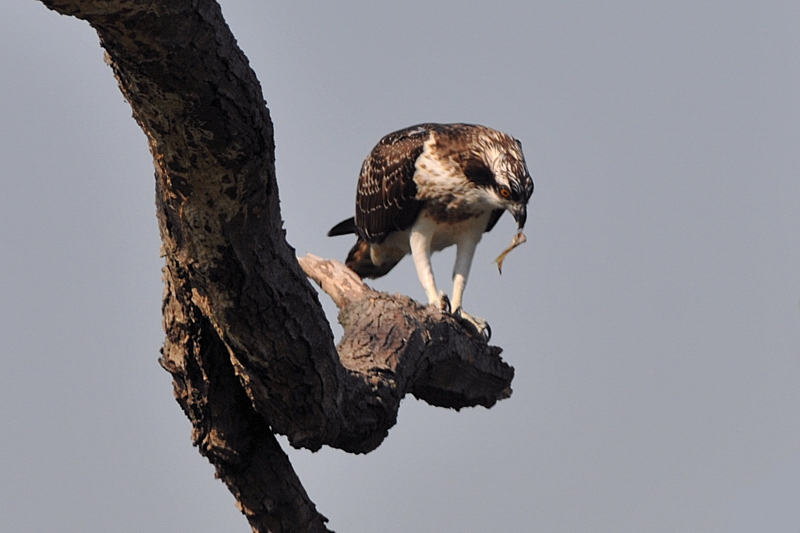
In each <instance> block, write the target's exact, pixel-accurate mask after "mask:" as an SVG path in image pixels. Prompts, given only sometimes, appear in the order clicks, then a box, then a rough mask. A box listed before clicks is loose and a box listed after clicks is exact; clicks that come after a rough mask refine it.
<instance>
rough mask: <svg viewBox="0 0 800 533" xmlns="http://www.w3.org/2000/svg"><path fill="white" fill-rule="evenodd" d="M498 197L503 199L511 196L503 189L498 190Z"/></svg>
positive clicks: (509, 192)
mask: <svg viewBox="0 0 800 533" xmlns="http://www.w3.org/2000/svg"><path fill="white" fill-rule="evenodd" d="M500 196H502V197H503V198H508V197H509V196H511V191H509V190H508V189H506V188H505V187H503V188H502V189H500Z"/></svg>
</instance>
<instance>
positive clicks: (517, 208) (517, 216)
mask: <svg viewBox="0 0 800 533" xmlns="http://www.w3.org/2000/svg"><path fill="white" fill-rule="evenodd" d="M508 210H509V211H510V212H511V216H513V217H514V220H516V221H517V231H522V228H523V227H525V220H526V219H527V218H528V206H526V205H525V204H514V205H513V206H511V207H509V209H508Z"/></svg>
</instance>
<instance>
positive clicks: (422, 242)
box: [328, 124, 533, 316]
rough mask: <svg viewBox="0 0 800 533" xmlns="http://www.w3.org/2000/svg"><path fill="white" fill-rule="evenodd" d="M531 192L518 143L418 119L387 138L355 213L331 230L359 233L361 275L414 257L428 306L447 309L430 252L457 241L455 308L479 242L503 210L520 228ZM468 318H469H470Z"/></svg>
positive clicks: (369, 163) (355, 257)
mask: <svg viewBox="0 0 800 533" xmlns="http://www.w3.org/2000/svg"><path fill="white" fill-rule="evenodd" d="M532 192H533V181H532V180H531V177H530V174H529V173H528V169H527V167H526V165H525V159H524V157H523V155H522V148H521V145H520V143H519V141H517V140H515V139H514V138H513V137H511V136H510V135H507V134H505V133H502V132H499V131H496V130H493V129H490V128H486V127H484V126H475V125H470V124H419V125H417V126H412V127H410V128H406V129H403V130H399V131H396V132H394V133H390V134H389V135H387V136H385V137H384V138H382V139H381V140H380V141H379V142H378V144H377V145H376V146H375V148H374V149H373V150H372V152H371V153H370V154H369V156H368V157H367V159H366V160H365V161H364V164H363V165H362V167H361V174H360V176H359V180H358V190H357V194H356V216H355V217H354V218H350V219H347V220H345V221H343V222H341V223H339V224H337V225H336V226H335V227H334V228H333V229H331V231H330V232H329V233H328V235H330V236H333V235H344V234H348V233H355V234H356V235H357V237H358V240H357V241H356V244H355V245H354V246H353V248H352V249H351V250H350V253H349V254H348V257H347V261H346V264H347V266H348V267H350V268H351V269H352V270H354V271H355V272H356V273H357V274H359V275H360V276H361V277H362V278H377V277H380V276H383V275H385V274H386V273H388V272H389V271H390V270H391V269H392V268H393V267H394V266H395V265H396V264H397V263H398V262H399V261H400V260H401V259H402V258H403V257H404V256H405V255H407V254H409V253H410V254H412V256H413V258H414V263H415V266H416V268H417V274H418V276H419V278H420V282H421V283H422V286H423V287H424V288H425V292H426V293H427V296H428V300H429V303H431V304H435V305H437V306H439V307H441V308H445V307H447V303H446V302H447V299H446V297H445V296H444V295H443V294H442V293H439V292H438V291H437V290H436V283H435V281H434V279H433V273H432V270H431V267H430V255H431V253H432V252H434V251H439V250H442V249H443V248H446V247H448V246H451V245H453V244H455V245H456V246H457V251H456V263H455V267H454V270H453V299H452V306H453V310H454V311H455V312H461V311H460V307H461V296H462V294H463V290H464V286H465V285H466V280H467V277H468V275H469V269H470V265H471V263H472V257H473V255H474V253H475V247H476V246H477V244H478V242H479V241H480V239H481V236H482V235H483V233H484V232H486V231H489V230H491V229H492V228H493V227H494V225H495V224H496V223H497V220H498V219H499V218H500V216H501V215H502V214H503V212H504V211H505V210H509V211H510V212H511V214H512V215H513V216H514V218H515V219H516V221H517V224H518V226H519V228H520V229H522V227H523V226H524V225H525V219H526V216H527V203H528V199H529V198H530V195H531V193H532ZM467 316H468V315H467Z"/></svg>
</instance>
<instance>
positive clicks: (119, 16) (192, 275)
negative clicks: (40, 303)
mask: <svg viewBox="0 0 800 533" xmlns="http://www.w3.org/2000/svg"><path fill="white" fill-rule="evenodd" d="M41 1H42V2H43V3H44V4H45V5H47V6H48V7H50V8H51V9H54V10H56V11H58V12H60V13H62V14H65V15H72V16H76V17H78V18H81V19H84V20H86V21H87V22H89V24H90V25H91V26H92V27H93V28H94V29H95V30H96V31H97V33H98V35H99V37H100V42H101V45H102V46H103V48H105V50H106V52H107V61H108V63H109V65H110V66H111V68H112V69H113V71H114V74H115V76H116V77H117V79H118V81H119V86H120V89H121V91H122V93H123V94H124V96H125V97H126V98H127V100H128V101H129V102H130V104H131V108H132V109H133V116H134V118H135V119H136V121H137V122H138V123H139V125H140V126H141V127H142V130H143V131H144V133H145V134H146V135H147V138H148V141H149V145H150V150H151V152H152V154H153V157H154V162H155V168H156V204H157V213H158V222H159V228H160V231H161V237H162V240H163V247H162V251H163V255H164V257H165V266H164V282H165V289H164V303H163V315H164V329H165V332H166V341H165V343H164V348H163V353H162V358H161V363H162V365H163V366H164V368H165V369H166V370H168V371H169V372H170V373H171V374H172V376H173V378H174V387H175V395H176V398H177V399H178V402H179V403H180V405H181V406H182V408H183V409H184V411H185V413H186V415H187V416H188V417H189V419H190V420H191V421H192V424H193V428H194V430H193V441H194V443H195V444H196V445H197V446H198V448H199V450H200V452H201V453H202V454H203V455H204V456H206V457H207V458H208V459H209V460H210V461H211V462H212V463H213V464H214V465H215V466H216V469H217V473H218V475H219V477H220V478H221V479H222V480H223V481H224V482H225V483H226V485H227V486H228V487H229V489H230V490H231V492H232V493H233V494H234V496H235V497H236V499H237V502H238V505H239V507H240V509H241V510H242V512H243V513H244V514H245V515H246V516H247V518H248V520H249V522H250V525H251V526H252V529H253V531H259V532H261V531H286V532H289V531H312V532H314V531H327V528H326V527H325V522H326V519H325V517H323V516H322V515H321V514H319V513H318V512H317V511H316V509H315V507H314V504H313V503H312V502H311V500H310V499H309V498H308V496H307V494H306V493H305V490H304V489H303V487H302V485H301V483H300V481H299V480H298V478H297V476H296V475H295V473H294V471H293V470H292V467H291V464H290V463H289V461H288V458H287V457H286V455H285V453H284V452H283V451H282V450H281V449H280V447H279V445H278V443H277V441H276V440H275V438H274V434H275V433H280V434H283V435H286V436H287V437H288V438H289V441H290V442H291V444H292V445H293V446H296V447H305V448H309V449H311V450H316V449H318V448H319V447H320V446H322V445H323V444H325V445H328V446H332V447H337V448H341V449H343V450H346V451H349V452H355V453H366V452H369V451H371V450H373V449H374V448H375V447H377V446H378V445H379V444H380V443H381V442H382V440H383V439H384V438H385V436H386V435H387V432H388V430H389V428H390V427H391V426H392V425H393V424H394V423H395V422H396V416H397V409H398V406H399V402H400V400H401V399H402V398H403V396H404V395H405V394H406V393H412V394H414V395H415V396H417V397H419V398H421V399H423V400H425V401H427V402H429V403H431V404H433V405H438V406H444V407H451V408H455V409H460V408H462V407H466V406H476V405H483V406H486V407H490V406H491V405H493V404H494V403H495V402H496V401H497V400H499V399H502V398H505V397H508V396H509V395H510V393H511V389H510V383H511V380H512V378H513V369H512V368H511V367H510V366H508V365H506V364H505V363H504V362H503V361H502V360H501V359H500V357H499V353H500V349H499V348H497V347H492V346H488V345H487V344H486V342H485V341H484V339H483V338H481V337H480V336H479V335H477V334H476V332H475V331H474V330H473V329H471V328H470V327H468V326H467V327H465V326H464V325H462V324H460V323H458V322H457V321H456V320H454V319H453V318H452V317H450V316H445V315H442V314H441V313H440V312H439V311H437V310H435V309H432V308H427V307H423V306H420V305H419V304H417V303H416V302H413V301H412V300H410V299H408V298H405V297H402V296H389V295H386V294H382V293H377V292H375V291H372V290H371V289H369V288H367V287H366V286H365V285H363V284H362V283H361V281H360V280H359V279H358V277H357V276H355V275H354V274H353V273H352V272H349V271H348V270H347V269H346V268H345V267H343V266H342V265H340V264H338V263H337V262H332V261H324V260H320V259H319V258H314V257H313V256H308V257H306V258H305V259H304V260H303V268H305V269H306V272H307V273H308V275H310V276H312V277H313V278H314V279H315V280H316V281H317V282H319V283H320V284H321V285H322V286H323V288H324V289H325V290H326V292H328V293H330V294H331V295H332V297H334V299H335V300H336V302H337V304H338V305H339V307H340V309H341V313H340V321H341V322H342V323H343V325H344V326H345V332H346V333H345V336H344V338H343V339H342V342H341V343H340V345H339V347H338V351H337V348H336V347H335V346H334V342H333V336H332V334H331V331H330V327H329V324H328V322H327V321H326V319H325V316H324V313H323V311H322V308H321V306H320V304H319V301H318V298H317V294H316V291H315V290H314V289H313V287H312V286H311V284H310V283H309V281H308V279H307V275H306V272H304V271H303V269H301V266H300V264H299V263H298V260H297V258H296V257H295V253H294V250H293V249H292V248H291V246H289V244H288V243H287V242H286V239H285V236H284V231H283V227H282V220H281V215H280V208H279V203H278V187H277V182H276V180H275V167H274V144H273V131H272V122H271V120H270V117H269V111H268V109H267V107H266V103H265V101H264V99H263V96H262V92H261V87H260V84H259V82H258V80H257V79H256V77H255V74H254V73H253V71H252V70H251V69H250V67H249V64H248V62H247V58H246V57H245V56H244V54H243V53H242V51H241V50H240V49H239V48H238V46H237V45H236V41H235V39H234V37H233V35H232V34H231V32H230V30H229V29H228V27H227V25H226V24H225V22H224V20H223V18H222V14H221V12H220V9H219V6H218V5H217V4H216V2H214V1H213V0H41Z"/></svg>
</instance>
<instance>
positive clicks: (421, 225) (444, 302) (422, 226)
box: [409, 217, 450, 313]
mask: <svg viewBox="0 0 800 533" xmlns="http://www.w3.org/2000/svg"><path fill="white" fill-rule="evenodd" d="M433 230H434V226H433V222H432V221H430V220H428V219H426V218H425V217H420V218H419V219H418V220H417V222H416V223H415V224H414V227H413V228H412V229H411V236H410V237H409V244H410V245H411V256H412V257H413V258H414V266H415V267H416V268H417V276H418V277H419V282H420V283H421V284H422V288H423V289H425V294H427V296H428V304H430V305H435V306H436V307H438V308H439V309H441V310H442V311H445V312H448V313H449V312H450V301H449V300H448V298H447V295H446V294H445V293H444V292H438V291H437V290H436V281H435V280H434V279H433V269H432V268H431V239H432V237H433Z"/></svg>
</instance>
